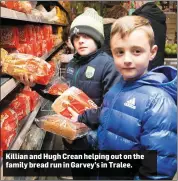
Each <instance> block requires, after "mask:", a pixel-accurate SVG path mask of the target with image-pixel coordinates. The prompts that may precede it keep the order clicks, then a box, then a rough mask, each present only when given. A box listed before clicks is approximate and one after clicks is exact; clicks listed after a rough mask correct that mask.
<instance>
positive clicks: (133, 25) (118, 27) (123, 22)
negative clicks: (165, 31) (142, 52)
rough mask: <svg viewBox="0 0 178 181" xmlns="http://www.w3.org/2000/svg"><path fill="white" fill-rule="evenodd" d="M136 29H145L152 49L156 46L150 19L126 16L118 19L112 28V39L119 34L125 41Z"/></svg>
mask: <svg viewBox="0 0 178 181" xmlns="http://www.w3.org/2000/svg"><path fill="white" fill-rule="evenodd" d="M135 29H143V30H144V31H145V33H146V34H147V36H148V39H149V44H150V47H152V46H153V45H154V32H153V29H152V27H151V24H150V22H149V20H148V19H146V18H144V17H141V16H124V17H122V18H119V19H117V20H116V21H115V22H114V24H113V25H112V28H111V35H110V36H111V39H112V37H113V36H114V35H115V34H116V33H118V34H119V35H120V36H121V38H122V39H123V38H124V37H125V36H126V35H129V34H130V33H131V32H133V31H134V30H135Z"/></svg>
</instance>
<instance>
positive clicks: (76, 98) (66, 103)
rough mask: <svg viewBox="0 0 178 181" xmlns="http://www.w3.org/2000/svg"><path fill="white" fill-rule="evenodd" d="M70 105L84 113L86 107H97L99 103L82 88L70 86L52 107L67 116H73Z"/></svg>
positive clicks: (79, 112)
mask: <svg viewBox="0 0 178 181" xmlns="http://www.w3.org/2000/svg"><path fill="white" fill-rule="evenodd" d="M68 107H70V108H71V109H73V110H74V111H75V112H77V113H78V114H82V113H83V112H84V111H85V110H86V109H97V105H96V104H95V103H94V102H93V101H92V100H91V99H90V98H89V97H88V96H87V95H86V94H85V93H84V92H83V91H81V90H80V89H78V88H76V87H70V88H69V89H67V90H66V91H65V92H64V93H63V94H62V95H61V96H60V97H58V98H57V99H56V100H55V101H54V103H53V104H52V109H53V110H54V111H55V112H56V113H57V114H61V115H63V116H65V117H67V118H72V114H71V113H70V112H69V110H68Z"/></svg>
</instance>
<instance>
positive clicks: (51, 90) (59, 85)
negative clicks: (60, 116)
mask: <svg viewBox="0 0 178 181" xmlns="http://www.w3.org/2000/svg"><path fill="white" fill-rule="evenodd" d="M68 88H69V85H68V83H67V81H66V80H65V78H63V77H59V76H55V77H54V78H53V79H52V80H51V81H50V83H49V84H48V85H47V86H46V89H45V90H44V93H47V94H50V95H55V96H60V95H62V93H63V92H65V91H66V90H67V89H68Z"/></svg>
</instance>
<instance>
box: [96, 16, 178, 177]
mask: <svg viewBox="0 0 178 181" xmlns="http://www.w3.org/2000/svg"><path fill="white" fill-rule="evenodd" d="M110 43H111V50H112V54H113V58H114V61H115V65H116V68H117V69H118V71H119V72H120V73H121V75H122V77H121V80H120V82H119V83H117V84H116V85H115V86H113V87H112V88H111V89H110V90H109V91H108V93H107V94H106V95H105V98H104V101H103V108H102V111H101V114H100V126H99V128H98V144H99V149H100V150H156V151H157V175H153V176H148V175H149V173H148V175H144V174H143V172H141V171H143V170H144V169H145V170H146V169H147V171H149V166H148V165H147V168H146V166H145V165H141V167H140V169H139V170H138V174H136V176H135V179H159V180H169V179H172V178H173V176H174V174H175V173H176V168H177V161H176V160H177V159H176V155H177V154H176V152H177V150H176V145H177V144H176V139H177V138H176V137H177V123H176V120H177V119H176V118H177V117H176V116H177V108H176V102H177V88H176V83H177V70H176V69H175V68H173V67H168V66H167V67H166V66H162V67H158V68H156V69H154V70H152V71H150V72H147V68H148V65H149V61H151V60H153V59H154V57H155V55H156V52H157V49H158V48H157V45H154V33H153V30H152V28H151V25H150V23H149V21H148V20H147V19H145V18H143V17H140V16H125V17H123V18H120V19H118V20H117V21H116V22H115V23H114V24H113V26H112V30H111V42H110ZM150 170H151V169H150ZM118 171H119V169H118ZM125 176H129V173H128V175H125ZM127 179H128V177H127ZM131 179H133V178H131Z"/></svg>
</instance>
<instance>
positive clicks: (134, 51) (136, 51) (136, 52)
mask: <svg viewBox="0 0 178 181" xmlns="http://www.w3.org/2000/svg"><path fill="white" fill-rule="evenodd" d="M133 53H134V54H136V55H138V54H140V53H141V50H133Z"/></svg>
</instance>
